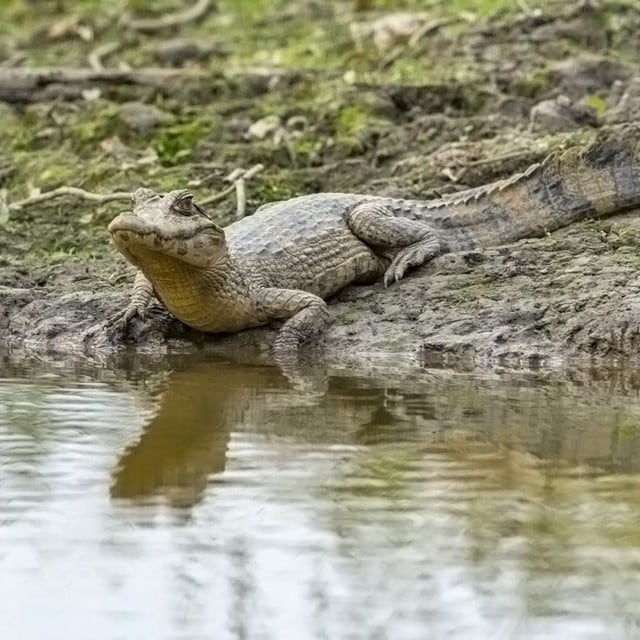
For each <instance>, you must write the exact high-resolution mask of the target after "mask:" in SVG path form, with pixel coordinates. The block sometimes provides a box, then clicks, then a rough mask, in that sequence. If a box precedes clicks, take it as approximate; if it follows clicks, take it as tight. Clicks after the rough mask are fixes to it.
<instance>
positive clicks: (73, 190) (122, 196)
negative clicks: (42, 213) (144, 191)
mask: <svg viewBox="0 0 640 640" xmlns="http://www.w3.org/2000/svg"><path fill="white" fill-rule="evenodd" d="M61 196H75V197H76V198H80V199H82V200H88V201H90V202H97V203H98V204H104V203H105V202H115V201H117V200H127V201H129V200H131V194H130V193H129V192H128V191H115V192H113V193H104V194H102V193H92V192H91V191H85V190H84V189H80V188H79V187H67V186H63V187H58V188H57V189H52V190H51V191H44V192H43V193H36V194H34V195H32V196H29V197H28V198H25V199H24V200H16V202H12V203H10V204H9V205H8V209H9V211H17V210H19V209H22V208H23V207H28V206H29V205H32V204H38V203H40V202H46V201H47V200H53V199H54V198H60V197H61Z"/></svg>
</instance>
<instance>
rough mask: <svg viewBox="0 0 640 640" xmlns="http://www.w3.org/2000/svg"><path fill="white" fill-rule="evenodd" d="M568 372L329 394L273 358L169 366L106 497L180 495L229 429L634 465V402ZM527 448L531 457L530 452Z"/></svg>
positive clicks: (269, 436)
mask: <svg viewBox="0 0 640 640" xmlns="http://www.w3.org/2000/svg"><path fill="white" fill-rule="evenodd" d="M619 399H620V402H619V403H617V404H616V406H618V407H619V409H617V410H612V403H615V397H614V398H612V396H611V395H610V394H609V393H607V390H606V387H605V389H602V390H600V389H598V391H597V392H594V391H593V390H592V389H590V390H588V391H587V390H585V389H584V388H582V389H581V388H579V387H575V386H573V385H571V384H569V383H566V382H557V383H548V382H547V383H544V384H539V383H534V382H531V381H525V380H523V379H520V380H516V379H500V380H495V379H494V380H488V379H482V378H473V377H467V376H451V375H446V374H440V375H438V374H431V373H429V374H425V375H423V376H416V377H414V379H412V380H407V379H406V378H404V379H402V378H398V379H396V380H394V379H393V378H391V379H389V378H387V379H385V380H381V379H375V378H373V379H372V378H366V377H339V376H338V377H333V378H331V380H330V383H329V389H328V391H327V393H326V394H325V395H324V396H322V397H309V396H305V395H304V394H302V393H299V392H296V391H294V390H292V389H290V388H289V386H288V385H287V383H286V381H285V380H284V378H283V377H282V376H281V375H280V374H279V373H278V371H277V370H276V369H274V368H269V367H257V366H242V365H237V364H230V363H225V362H220V361H218V362H207V363H205V362H199V363H196V364H191V365H187V366H182V367H179V368H178V369H176V370H174V371H173V372H171V373H170V374H169V377H168V381H167V386H166V389H165V390H164V392H163V393H162V395H161V397H160V403H159V408H158V410H157V412H156V414H155V416H154V417H153V418H152V419H151V420H150V421H149V423H148V424H147V425H146V426H145V428H144V431H143V433H142V435H141V437H140V439H139V440H138V441H137V442H135V443H134V444H132V445H131V446H129V447H128V448H127V449H126V450H125V451H124V453H123V454H122V456H121V458H120V460H119V462H118V465H117V467H116V469H115V471H114V474H113V483H112V488H111V495H112V497H114V498H129V499H144V498H145V497H148V496H153V495H157V494H161V495H165V496H166V497H167V498H168V499H169V501H170V502H171V503H172V504H181V505H184V506H189V505H193V504H195V503H196V502H197V501H198V500H200V499H201V497H202V495H203V492H204V490H205V488H206V486H207V483H208V480H209V478H210V477H211V475H213V474H219V473H221V472H223V471H224V470H225V466H226V457H227V449H228V447H229V443H230V435H231V434H232V433H233V432H245V433H252V434H254V435H257V436H259V437H260V438H261V443H262V444H261V446H264V447H266V448H268V447H270V446H271V443H272V442H273V440H274V439H277V440H282V439H288V440H292V441H295V442H298V443H299V442H304V443H309V444H314V443H317V444H331V443H336V444H350V445H362V446H368V445H385V444H391V443H394V444H400V445H401V444H402V443H411V447H412V449H414V450H415V451H417V452H418V454H419V453H420V452H424V453H425V454H426V453H436V452H437V453H439V454H442V455H445V456H456V457H458V456H461V455H472V454H473V453H478V452H480V453H488V452H494V453H495V452H496V451H497V450H499V449H501V448H502V450H504V449H503V448H504V446H505V445H506V446H507V447H508V448H509V449H511V450H518V451H522V452H527V453H528V454H533V456H534V457H535V460H536V461H537V462H538V463H540V464H547V463H548V462H549V461H552V462H553V464H562V465H563V466H565V465H568V466H572V465H590V466H593V467H594V468H598V469H600V470H604V471H606V472H611V471H613V472H630V471H638V470H640V401H639V400H638V397H637V396H636V395H632V396H629V395H627V396H624V397H623V396H620V397H619ZM530 459H531V456H530V457H529V460H530Z"/></svg>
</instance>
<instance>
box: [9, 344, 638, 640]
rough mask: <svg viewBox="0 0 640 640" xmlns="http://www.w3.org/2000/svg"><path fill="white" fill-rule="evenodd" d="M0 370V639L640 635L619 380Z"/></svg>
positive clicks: (630, 471)
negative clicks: (320, 380)
mask: <svg viewBox="0 0 640 640" xmlns="http://www.w3.org/2000/svg"><path fill="white" fill-rule="evenodd" d="M0 362H2V364H0V614H1V615H0V620H1V626H0V628H1V629H2V631H1V632H0V636H1V637H2V638H8V639H11V640H13V639H16V640H58V639H59V640H76V639H77V640H87V639H92V640H102V639H104V640H115V639H120V638H122V639H127V640H128V639H146V638H152V639H153V640H162V639H171V640H205V639H206V640H210V639H215V640H226V639H229V640H231V639H233V640H236V639H238V640H240V639H248V640H254V639H255V640H262V639H264V640H267V639H268V640H283V639H285V640H288V639H295V640H298V639H300V640H306V639H309V640H312V639H313V640H316V639H317V640H320V639H322V640H325V639H326V640H338V639H339V640H342V639H354V640H355V639H358V640H360V639H362V640H364V639H367V640H369V639H371V640H387V639H388V640H405V639H406V640H414V639H415V640H421V639H432V638H433V639H439V638H453V639H457V638H461V639H466V638H470V639H475V638H479V639H483V638H526V639H529V638H572V639H575V638H640V475H639V473H640V395H639V391H638V388H639V387H640V381H639V380H638V379H637V378H636V377H635V376H633V375H630V374H622V373H620V372H614V373H612V374H611V375H607V376H605V375H601V376H599V378H600V379H597V377H596V376H593V375H589V374H584V373H582V374H580V375H576V376H575V380H573V381H569V380H567V379H566V378H559V377H558V376H554V375H547V376H544V375H541V374H533V373H532V374H519V375H506V374H502V375H498V374H494V375H492V376H488V377H483V376H478V375H471V374H454V373H450V372H444V371H440V372H437V371H423V372H413V373H411V374H410V375H409V374H406V375H400V374H398V375H392V374H389V373H383V374H373V373H372V374H370V375H367V374H358V375H356V374H353V373H351V374H348V373H347V372H338V373H336V375H334V376H332V377H331V378H330V379H329V381H328V388H327V391H326V393H325V394H324V395H320V394H308V393H304V392H301V391H297V390H294V389H292V388H291V387H290V386H289V385H288V383H287V381H286V380H285V379H284V378H283V377H282V376H281V375H280V374H279V373H278V371H277V370H275V369H271V368H268V367H261V366H248V365H237V364H230V363H228V362H224V361H222V360H215V359H212V358H210V359H208V361H206V360H204V359H203V358H202V357H199V358H198V359H193V358H191V359H190V358H177V359H174V360H171V361H162V362H158V361H154V362H152V363H150V364H149V363H147V364H145V363H140V362H139V361H130V362H128V363H126V362H125V363H124V364H123V365H122V366H118V367H116V366H108V365H106V364H102V365H99V364H88V363H87V362H72V361H71V362H69V361H67V362H64V361H57V362H35V361H33V360H31V361H28V362H27V361H25V360H21V361H17V360H16V359H15V358H10V357H8V356H6V357H5V358H4V359H3V360H2V361H0Z"/></svg>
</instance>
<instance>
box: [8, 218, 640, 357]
mask: <svg viewBox="0 0 640 640" xmlns="http://www.w3.org/2000/svg"><path fill="white" fill-rule="evenodd" d="M639 243H640V216H638V215H636V214H634V213H633V212H632V213H630V214H626V215H624V216H616V217H614V218H611V219H609V220H606V221H598V222H586V223H583V224H579V225H574V226H572V227H569V228H567V229H564V230H561V231H558V232H556V233H554V234H552V235H550V236H548V237H546V238H543V239H531V240H523V241H521V242H518V243H515V244H513V245H508V246H504V247H498V248H493V249H487V250H484V251H474V252H468V253H461V254H450V255H445V256H442V257H440V258H438V259H436V260H434V261H433V262H432V263H431V264H429V265H427V266H425V267H423V268H421V269H419V270H417V271H415V272H414V273H412V274H411V275H410V276H408V277H407V278H406V279H405V280H403V281H402V282H400V283H398V284H397V285H394V286H392V287H389V288H388V289H385V288H384V287H383V286H382V284H378V285H374V286H367V287H350V288H348V289H346V290H344V291H343V292H341V293H340V294H339V295H337V296H336V297H335V298H334V299H333V300H331V303H330V309H331V316H332V325H331V327H330V329H329V330H328V331H327V334H326V338H325V341H324V352H325V355H326V358H327V362H328V363H329V364H330V365H347V366H354V367H363V366H364V367H366V366H369V365H380V364H383V363H384V362H385V361H388V362H389V364H390V365H397V364H398V362H397V360H406V361H407V362H408V363H411V365H412V366H414V367H415V366H417V367H420V366H435V367H438V366H458V367H463V368H466V369H473V368H479V367H480V368H482V367H487V366H500V367H504V366H506V367H532V368H538V367H541V366H542V367H544V366H548V367H553V368H555V367H558V366H561V365H562V364H566V363H567V362H568V361H569V360H571V359H572V358H576V357H579V358H582V359H584V358H586V357H589V358H593V357H595V358H597V359H605V360H607V359H608V360H609V361H610V362H611V361H612V360H613V361H616V362H619V361H620V359H628V358H635V357H637V354H638V353H640V344H639V341H640V331H639V329H640V324H639V319H640V271H639V270H638V263H639V261H640V259H639V258H638V249H639V246H638V244H639ZM5 273H6V269H5ZM15 277H16V282H15V285H16V286H6V287H3V289H2V290H0V301H1V303H2V308H3V311H2V330H3V333H4V335H5V336H6V337H7V338H8V339H9V341H10V342H11V343H12V344H14V345H16V346H22V347H27V348H28V349H30V350H33V349H36V350H42V351H55V352H59V353H78V352H86V353H87V354H88V355H91V356H94V357H95V356H99V355H100V353H107V352H109V351H111V350H112V349H114V348H116V349H121V348H126V347H132V346H135V347H136V348H138V349H143V350H145V351H156V350H157V351H165V350H167V349H169V350H173V349H177V350H185V349H186V350H190V349H191V350H201V349H202V350H207V351H211V352H213V353H215V352H218V353H225V354H231V355H232V354H233V353H234V351H236V350H239V351H240V352H243V353H247V352H253V351H252V350H255V351H256V352H258V353H261V354H263V355H264V356H265V357H268V352H269V346H270V344H271V341H272V340H273V336H274V333H275V332H274V330H273V329H256V330H250V331H245V332H242V333H240V334H236V335H233V336H222V337H218V336H206V335H204V334H200V333H199V332H196V331H193V330H190V329H188V328H186V327H185V326H184V325H182V324H181V323H180V322H178V321H177V320H175V319H172V318H171V317H170V316H169V315H168V314H167V313H166V312H164V311H163V310H162V309H161V308H160V307H158V308H157V310H155V312H154V313H153V314H152V315H151V317H150V318H149V319H148V320H145V321H140V320H134V321H133V324H132V325H131V327H130V328H129V329H127V330H126V332H125V333H116V334H114V335H113V336H111V337H109V338H107V337H106V334H105V333H104V332H103V331H102V330H101V329H98V328H97V327H98V326H99V325H100V323H101V322H102V321H103V320H104V319H105V318H106V317H108V315H109V314H110V313H112V312H114V311H116V310H117V309H119V308H121V306H122V305H125V304H126V302H127V292H126V286H124V284H123V285H120V286H117V287H114V286H113V285H111V284H109V283H108V282H106V281H105V280H104V279H102V278H100V276H99V275H98V274H92V273H90V272H87V271H86V270H85V269H82V268H77V269H76V270H73V269H69V268H65V269H64V270H61V271H60V272H59V273H55V272H53V273H50V274H48V275H47V276H46V278H45V277H44V276H43V277H42V278H43V279H42V280H40V281H34V280H30V279H29V276H27V275H24V274H22V275H20V274H17V273H16V276H15Z"/></svg>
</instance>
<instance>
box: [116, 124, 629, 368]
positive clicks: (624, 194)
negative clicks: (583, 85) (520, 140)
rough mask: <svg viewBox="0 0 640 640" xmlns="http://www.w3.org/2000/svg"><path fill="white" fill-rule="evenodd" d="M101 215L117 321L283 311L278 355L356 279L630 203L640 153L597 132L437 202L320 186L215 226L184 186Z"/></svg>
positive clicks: (197, 324) (392, 278) (215, 329)
mask: <svg viewBox="0 0 640 640" xmlns="http://www.w3.org/2000/svg"><path fill="white" fill-rule="evenodd" d="M132 200H133V206H132V210H131V211H127V212H125V213H121V214H120V215H118V216H117V217H116V218H115V219H114V220H113V222H111V224H110V225H109V231H110V233H111V236H112V238H113V242H114V244H115V246H116V247H117V248H118V250H119V251H120V252H121V253H122V254H123V255H124V256H125V258H126V259H127V260H128V261H129V262H131V263H132V264H133V265H135V266H136V267H137V268H138V270H139V271H138V273H137V276H136V278H135V282H134V288H133V295H132V298H131V301H130V303H129V305H128V306H127V307H126V309H123V310H122V311H121V312H120V313H119V314H117V316H116V317H112V318H111V319H110V321H108V324H110V325H113V324H115V323H116V322H118V321H119V322H120V323H126V322H128V321H129V320H130V319H131V318H132V317H134V316H135V315H138V314H139V315H143V314H144V311H145V308H146V307H147V305H148V304H149V302H150V301H151V300H152V297H153V296H154V295H155V296H157V297H158V298H159V299H160V301H161V302H162V303H163V304H164V305H165V306H166V307H167V309H168V310H169V311H170V312H171V313H172V314H173V315H174V316H176V317H177V318H178V319H180V320H181V321H182V322H184V323H185V324H187V325H189V326H191V327H194V328H196V329H199V330H201V331H206V332H212V333H220V332H235V331H239V330H241V329H246V328H248V327H255V326H259V325H264V324H267V323H270V322H272V321H278V320H284V324H282V326H281V328H280V329H279V332H278V334H277V337H276V340H275V343H274V351H275V355H276V360H278V358H281V359H282V358H284V359H287V358H288V357H291V356H292V355H295V354H296V353H297V352H298V348H299V346H300V345H301V343H303V342H306V341H313V340H314V339H315V338H316V337H317V336H318V335H319V334H320V333H321V332H322V330H323V328H324V326H325V325H326V323H327V320H328V316H329V313H328V308H327V304H326V302H325V298H328V297H329V296H331V295H333V294H335V293H336V292H337V291H340V290H341V289H343V288H344V287H346V286H347V285H350V284H353V283H358V284H362V283H372V282H374V281H376V280H378V279H379V278H383V280H384V284H385V285H390V284H391V283H395V282H396V281H398V280H400V279H401V278H402V277H403V276H404V275H405V273H406V272H407V270H408V269H409V268H413V267H419V266H420V265H422V264H424V263H425V262H427V261H429V260H431V259H432V258H434V257H436V256H439V255H441V254H443V253H446V252H454V251H465V250H471V249H481V248H483V247H490V246H497V245H503V244H508V243H512V242H514V241H516V240H520V239H522V238H529V237H537V236H542V235H545V234H547V233H550V232H552V231H554V230H556V229H559V228H560V227H564V226H566V225H569V224H571V223H573V222H576V221H578V220H581V219H584V218H586V217H594V218H597V217H603V216H607V215H610V214H613V213H615V212H619V211H623V210H626V209H629V208H632V207H636V206H639V205H640V154H639V145H638V142H637V140H636V138H635V136H633V135H632V134H628V133H627V134H625V131H624V130H623V131H622V132H620V131H618V133H617V134H612V133H611V132H609V133H608V134H606V135H601V136H600V139H599V140H597V141H596V142H595V143H592V144H590V145H588V146H586V147H584V148H582V149H570V150H568V151H565V152H562V153H556V154H552V155H551V156H550V157H549V158H547V160H545V161H544V162H542V163H539V164H535V165H533V166H531V167H530V168H528V169H527V170H526V171H524V172H523V173H519V174H517V175H514V176H512V177H510V178H507V179H506V180H502V181H498V182H495V183H492V184H489V185H486V186H483V187H479V188H475V189H470V190H467V191H463V192H459V193H456V194H453V195H448V196H444V197H441V198H437V199H433V200H426V201H421V200H403V199H394V198H386V197H377V196H370V195H358V194H349V193H317V194H313V195H306V196H301V197H297V198H293V199H290V200H286V201H283V202H276V203H272V204H267V205H264V206H262V207H260V208H259V209H258V210H257V211H256V212H255V213H254V214H253V215H251V216H249V217H246V218H244V219H242V220H239V221H237V222H234V223H233V224H230V225H229V226H227V227H225V228H224V229H223V228H221V227H219V226H218V225H217V224H216V223H215V222H213V221H212V220H211V219H210V217H209V216H208V215H207V214H206V213H205V212H204V211H203V210H202V208H201V207H200V206H198V204H197V203H196V202H195V201H194V199H193V197H192V195H191V194H190V193H189V192H188V191H186V190H177V191H171V192H169V193H167V194H165V195H160V194H158V193H155V192H154V191H152V190H150V189H145V188H141V189H138V190H137V191H135V193H134V194H133V197H132Z"/></svg>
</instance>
